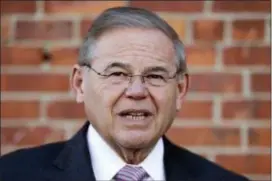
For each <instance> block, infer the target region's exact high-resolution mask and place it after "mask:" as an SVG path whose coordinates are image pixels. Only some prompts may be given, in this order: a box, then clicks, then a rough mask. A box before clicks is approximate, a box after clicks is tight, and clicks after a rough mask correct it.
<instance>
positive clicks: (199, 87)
mask: <svg viewBox="0 0 272 181" xmlns="http://www.w3.org/2000/svg"><path fill="white" fill-rule="evenodd" d="M241 84H242V77H241V75H240V74H238V73H237V74H231V73H215V72H214V73H210V72H207V73H193V74H192V75H191V76H190V84H189V91H191V92H202V93H240V92H241Z"/></svg>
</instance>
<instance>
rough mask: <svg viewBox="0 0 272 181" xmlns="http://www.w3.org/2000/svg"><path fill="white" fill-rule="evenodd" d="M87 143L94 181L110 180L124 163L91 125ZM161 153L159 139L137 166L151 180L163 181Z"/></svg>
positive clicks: (161, 147)
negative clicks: (142, 169) (140, 167)
mask: <svg viewBox="0 0 272 181" xmlns="http://www.w3.org/2000/svg"><path fill="white" fill-rule="evenodd" d="M87 141H88V148H89V151H90V155H91V160H92V167H93V170H94V174H95V177H96V179H97V180H111V179H112V178H113V177H114V176H115V175H116V174H117V172H118V171H119V170H120V169H121V168H123V167H124V166H125V165H126V163H125V162H124V161H123V160H122V159H121V158H120V157H119V155H118V154H117V153H116V152H115V151H114V150H113V149H112V148H111V147H110V146H109V145H108V144H107V143H106V142H105V141H104V140H103V138H102V137H101V136H100V135H99V133H98V132H97V131H96V130H95V129H94V127H93V126H92V125H91V124H90V126H89V128H88V132H87ZM163 151H164V149H163V141H162V139H161V138H160V139H159V141H158V142H157V144H156V145H155V147H154V148H153V150H152V151H151V152H150V154H149V155H148V156H147V157H146V159H145V160H144V161H143V162H142V163H140V164H139V166H142V167H143V168H144V169H145V171H146V172H147V173H148V174H149V176H150V177H151V178H152V179H153V180H164V166H163Z"/></svg>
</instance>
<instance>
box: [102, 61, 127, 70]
mask: <svg viewBox="0 0 272 181" xmlns="http://www.w3.org/2000/svg"><path fill="white" fill-rule="evenodd" d="M114 67H117V68H123V69H128V70H131V66H130V65H129V64H125V63H121V62H112V63H110V64H109V65H107V66H106V68H105V70H104V71H107V70H109V69H110V68H114Z"/></svg>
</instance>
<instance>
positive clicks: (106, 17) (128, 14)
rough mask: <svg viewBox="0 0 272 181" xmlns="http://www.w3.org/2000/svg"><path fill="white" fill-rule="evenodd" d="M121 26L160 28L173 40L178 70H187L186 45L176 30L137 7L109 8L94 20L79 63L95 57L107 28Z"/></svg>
mask: <svg viewBox="0 0 272 181" xmlns="http://www.w3.org/2000/svg"><path fill="white" fill-rule="evenodd" d="M119 27H124V28H145V29H158V30H160V31H162V32H163V33H164V34H165V35H166V36H167V37H168V38H170V40H172V42H173V45H174V48H175V53H176V64H177V69H178V72H179V73H186V72H187V65H186V59H185V51H184V45H183V43H182V42H181V40H180V39H179V36H178V34H177V33H176V32H175V30H174V29H173V28H172V27H171V26H170V25H169V24H168V23H167V22H166V21H165V20H163V19H162V18H160V17H159V16H158V15H156V14H155V13H153V12H150V11H148V10H145V9H141V8H135V7H115V8H109V9H107V10H105V11H104V12H103V13H102V14H101V15H99V16H98V17H97V18H96V19H95V20H94V21H93V23H92V26H91V27H90V29H89V30H88V33H87V36H86V37H85V39H84V41H83V44H82V46H81V48H80V50H79V60H78V63H79V65H84V64H86V63H87V64H88V63H89V62H88V61H89V60H91V59H92V58H93V56H92V55H93V52H92V50H93V47H94V45H95V41H96V39H98V38H99V37H100V36H101V35H102V34H103V33H105V32H106V31H107V30H111V29H114V28H119Z"/></svg>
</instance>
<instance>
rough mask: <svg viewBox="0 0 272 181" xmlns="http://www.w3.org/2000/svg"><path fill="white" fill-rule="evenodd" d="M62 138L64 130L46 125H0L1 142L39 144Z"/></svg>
mask: <svg viewBox="0 0 272 181" xmlns="http://www.w3.org/2000/svg"><path fill="white" fill-rule="evenodd" d="M63 139H64V131H63V130H57V129H52V128H50V127H46V126H37V127H33V128H30V127H1V144H3V145H12V144H16V145H18V146H23V145H26V146H29V145H31V146H32V145H33V146H35V145H40V144H44V143H50V142H55V141H60V140H63Z"/></svg>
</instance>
